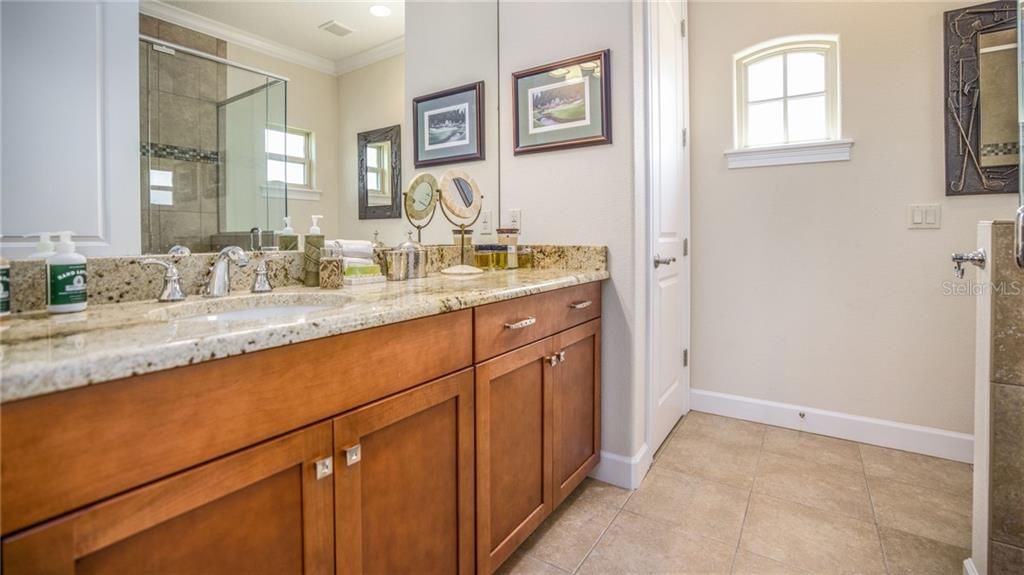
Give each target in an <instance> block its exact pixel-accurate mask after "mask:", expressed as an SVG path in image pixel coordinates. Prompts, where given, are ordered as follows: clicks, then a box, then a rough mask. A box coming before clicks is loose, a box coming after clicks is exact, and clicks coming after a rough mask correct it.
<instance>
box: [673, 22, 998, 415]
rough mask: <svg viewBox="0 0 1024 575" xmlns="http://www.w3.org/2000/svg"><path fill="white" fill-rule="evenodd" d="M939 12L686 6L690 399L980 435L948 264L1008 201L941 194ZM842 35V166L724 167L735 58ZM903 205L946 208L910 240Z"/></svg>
mask: <svg viewBox="0 0 1024 575" xmlns="http://www.w3.org/2000/svg"><path fill="white" fill-rule="evenodd" d="M955 7H957V5H949V4H937V3H899V4H896V3H887V4H873V3H854V4H843V3H833V2H828V3H776V2H765V3H711V2H698V3H693V4H691V6H690V27H689V29H690V31H691V36H690V56H691V94H692V107H691V114H690V117H691V119H692V120H691V121H692V134H693V139H692V141H693V150H692V154H693V155H692V160H693V162H692V165H693V174H692V189H693V206H692V208H693V268H692V270H693V328H692V334H693V335H692V337H693V356H692V357H693V373H692V384H693V387H694V388H700V389H706V390H713V391H718V392H723V393H730V394H736V395H741V396H747V397H752V398H759V399H767V400H773V401H781V402H787V403H794V404H799V405H807V406H812V407H816V408H821V409H827V410H834V411H839V412H845V413H852V414H857V415H863V416H870V417H878V418H882V419H888V420H894V421H899V422H905V423H911V424H919V425H926V426H932V427H938V428H942V429H948V430H953V431H959V432H965V433H970V432H971V429H972V396H973V392H972V385H973V378H974V367H973V366H974V357H973V350H974V305H975V302H974V299H973V298H970V297H948V296H944V295H943V282H946V281H949V280H951V279H952V272H951V264H950V259H949V255H950V253H951V252H954V251H964V250H970V249H973V248H974V247H975V243H976V238H975V230H976V224H977V222H978V221H979V220H983V219H995V218H1004V219H1005V218H1009V217H1010V216H1011V215H1012V213H1013V209H1014V206H1015V204H1016V198H1015V197H1014V196H1012V195H1002V196H983V197H972V198H946V197H945V196H944V195H943V189H944V186H943V178H944V175H943V124H942V119H943V106H942V90H943V86H942V66H943V63H942V54H943V48H942V30H943V23H942V12H943V11H944V10H949V9H952V8H955ZM801 33H837V34H839V35H840V43H841V47H840V67H841V74H842V106H843V118H842V123H843V131H844V134H843V136H845V137H849V138H853V139H854V140H855V141H856V144H855V145H854V147H853V159H852V160H851V161H849V162H838V163H830V164H814V165H804V166H786V167H769V168H753V169H742V170H728V169H726V165H725V158H724V157H723V155H722V152H723V151H724V150H726V149H729V148H731V147H732V99H731V90H732V61H731V57H732V54H733V53H735V52H737V51H739V50H741V49H743V48H745V47H748V46H751V45H753V44H756V43H758V42H762V41H765V40H769V39H771V38H775V37H778V36H783V35H788V34H801ZM910 203H938V204H941V205H942V229H941V230H922V231H911V230H908V229H907V226H906V208H907V204H910Z"/></svg>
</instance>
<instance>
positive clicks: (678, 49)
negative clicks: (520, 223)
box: [649, 2, 690, 450]
mask: <svg viewBox="0 0 1024 575" xmlns="http://www.w3.org/2000/svg"><path fill="white" fill-rule="evenodd" d="M649 6H650V10H651V13H650V17H651V20H650V33H651V44H650V45H651V62H650V70H651V80H650V81H651V122H650V137H651V149H650V158H651V171H650V183H651V188H650V204H649V209H650V220H649V221H650V240H651V245H650V253H651V254H653V256H654V257H655V258H656V259H658V260H660V261H661V262H663V263H660V264H659V265H657V266H656V267H655V268H654V270H653V277H652V279H651V282H650V286H651V293H650V302H651V338H652V339H651V387H650V402H651V405H650V409H651V421H650V447H651V448H652V449H654V450H656V449H657V448H658V447H660V446H661V444H662V442H664V440H665V438H666V437H667V436H668V434H669V432H670V431H671V430H672V427H673V426H674V425H675V424H676V422H678V421H679V418H680V417H682V416H683V414H685V413H686V412H687V411H688V410H689V400H690V371H689V368H688V366H687V365H684V363H685V362H684V356H686V355H688V352H687V349H688V347H689V345H690V343H689V342H690V265H689V258H688V257H687V256H688V254H687V242H688V236H689V230H690V160H689V156H690V154H689V149H688V145H687V144H688V142H686V135H685V133H684V129H687V108H688V102H687V99H688V94H687V84H686V82H687V50H686V38H685V33H684V30H685V29H684V19H685V17H686V4H685V3H681V2H652V3H650V5H649ZM651 264H652V265H654V262H651Z"/></svg>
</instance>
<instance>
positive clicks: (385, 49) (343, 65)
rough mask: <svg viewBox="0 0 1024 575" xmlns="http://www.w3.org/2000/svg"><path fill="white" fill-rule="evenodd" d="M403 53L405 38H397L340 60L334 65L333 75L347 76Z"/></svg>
mask: <svg viewBox="0 0 1024 575" xmlns="http://www.w3.org/2000/svg"><path fill="white" fill-rule="evenodd" d="M403 52H405V36H399V37H398V38H395V39H394V40H388V41H387V42H385V43H383V44H381V45H379V46H374V47H373V48H370V49H368V50H363V51H362V52H359V53H358V54H353V55H351V56H349V57H347V58H342V59H341V60H338V61H336V62H335V63H334V73H335V74H337V75H338V76H341V75H342V74H348V73H349V72H352V71H355V70H358V69H359V68H365V67H366V66H369V65H370V64H375V63H377V62H380V61H381V60H387V59H388V58H390V57H392V56H397V55H399V54H402V53H403Z"/></svg>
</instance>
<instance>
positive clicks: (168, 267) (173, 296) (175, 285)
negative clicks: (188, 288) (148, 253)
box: [139, 258, 185, 301]
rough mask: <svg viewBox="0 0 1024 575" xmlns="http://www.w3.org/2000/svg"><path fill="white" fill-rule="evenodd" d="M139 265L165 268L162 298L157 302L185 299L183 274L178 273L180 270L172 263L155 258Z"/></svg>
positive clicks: (142, 261) (147, 259) (143, 261)
mask: <svg viewBox="0 0 1024 575" xmlns="http://www.w3.org/2000/svg"><path fill="white" fill-rule="evenodd" d="M139 265H142V266H150V265H157V266H163V268H164V287H163V289H162V290H161V291H160V297H158V298H157V301H182V300H183V299H185V292H184V291H182V289H181V274H180V273H178V268H177V266H175V265H174V264H172V263H170V262H165V261H163V260H158V259H154V258H146V259H144V260H140V261H139Z"/></svg>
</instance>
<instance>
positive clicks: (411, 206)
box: [405, 173, 437, 221]
mask: <svg viewBox="0 0 1024 575" xmlns="http://www.w3.org/2000/svg"><path fill="white" fill-rule="evenodd" d="M436 190H437V179H435V178H434V176H432V175H430V174H427V173H423V174H419V175H417V176H416V177H415V178H413V180H412V181H411V182H409V187H408V188H406V190H405V214H406V216H407V217H408V218H409V220H410V221H411V220H426V219H428V218H430V217H432V216H433V215H434V209H435V207H436V205H437V194H436V193H435V191H436Z"/></svg>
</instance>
